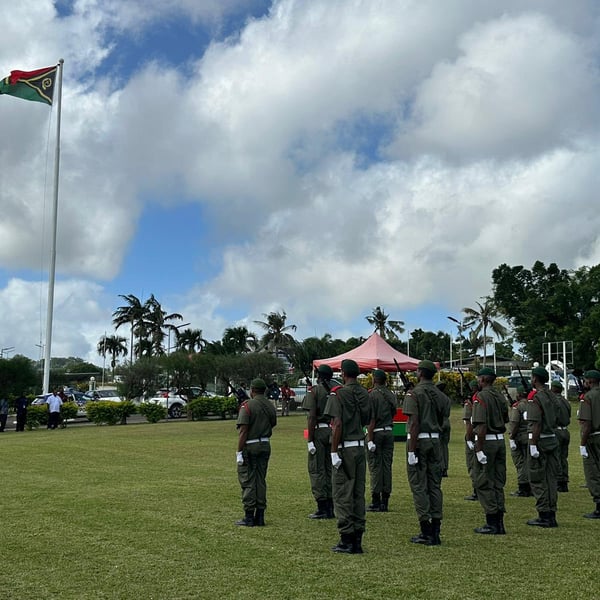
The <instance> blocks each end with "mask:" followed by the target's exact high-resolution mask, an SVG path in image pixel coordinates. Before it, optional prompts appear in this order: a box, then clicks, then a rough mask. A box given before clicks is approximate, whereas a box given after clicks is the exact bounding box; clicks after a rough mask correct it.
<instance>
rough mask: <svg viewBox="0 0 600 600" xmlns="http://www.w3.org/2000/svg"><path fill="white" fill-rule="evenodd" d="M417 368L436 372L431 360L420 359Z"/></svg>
mask: <svg viewBox="0 0 600 600" xmlns="http://www.w3.org/2000/svg"><path fill="white" fill-rule="evenodd" d="M417 369H425V370H427V371H431V372H432V373H436V372H437V368H436V366H435V364H434V363H433V362H432V361H431V360H422V361H421V362H420V363H419V364H418V365H417Z"/></svg>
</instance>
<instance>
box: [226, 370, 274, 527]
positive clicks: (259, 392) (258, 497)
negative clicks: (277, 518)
mask: <svg viewBox="0 0 600 600" xmlns="http://www.w3.org/2000/svg"><path fill="white" fill-rule="evenodd" d="M266 389H267V384H266V383H265V382H264V380H262V379H254V380H253V381H252V383H251V384H250V396H251V397H250V399H249V400H246V401H245V402H243V403H242V405H241V406H240V410H239V413H238V420H237V428H238V430H239V436H238V447H237V452H236V461H237V470H238V480H239V482H240V486H241V488H242V504H243V505H244V518H243V519H240V520H239V521H237V522H236V525H242V526H245V527H254V526H255V525H256V526H258V527H260V526H263V525H264V524H265V509H266V508H267V481H266V478H267V468H268V466H269V458H270V456H271V443H270V439H271V434H272V432H273V427H275V425H277V412H276V411H275V407H274V406H273V403H272V402H271V401H270V400H269V399H267V398H266V397H265V390H266Z"/></svg>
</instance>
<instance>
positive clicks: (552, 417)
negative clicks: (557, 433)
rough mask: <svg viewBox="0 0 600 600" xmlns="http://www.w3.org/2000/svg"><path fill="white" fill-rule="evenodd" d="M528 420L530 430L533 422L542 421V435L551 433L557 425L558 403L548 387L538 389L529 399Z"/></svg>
mask: <svg viewBox="0 0 600 600" xmlns="http://www.w3.org/2000/svg"><path fill="white" fill-rule="evenodd" d="M527 421H528V424H529V431H531V426H532V424H533V423H541V424H542V429H541V431H540V434H541V435H551V434H553V433H554V428H555V427H556V404H555V402H554V398H552V392H551V391H550V390H548V389H546V388H543V389H541V390H537V392H536V393H535V394H533V395H532V396H531V398H529V399H528V400H527Z"/></svg>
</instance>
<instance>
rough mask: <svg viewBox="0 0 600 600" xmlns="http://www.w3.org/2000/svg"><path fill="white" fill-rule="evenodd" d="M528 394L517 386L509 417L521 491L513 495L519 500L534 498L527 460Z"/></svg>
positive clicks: (511, 450)
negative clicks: (515, 397)
mask: <svg viewBox="0 0 600 600" xmlns="http://www.w3.org/2000/svg"><path fill="white" fill-rule="evenodd" d="M526 416H527V394H526V393H525V388H524V387H523V386H522V385H519V386H517V399H516V400H515V402H513V403H512V405H511V407H510V411H509V415H508V431H509V436H510V437H509V444H510V456H511V458H512V461H513V464H514V465H515V469H516V470H517V483H518V485H519V489H518V490H516V491H515V492H513V493H512V494H511V496H517V497H519V498H529V497H530V496H532V493H531V485H530V484H529V471H528V470H527V460H528V456H529V440H528V436H527V419H526Z"/></svg>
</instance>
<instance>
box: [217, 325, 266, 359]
mask: <svg viewBox="0 0 600 600" xmlns="http://www.w3.org/2000/svg"><path fill="white" fill-rule="evenodd" d="M221 341H222V344H223V347H224V348H225V349H226V351H227V353H228V354H243V353H245V352H253V351H254V350H256V349H257V347H258V340H257V338H256V334H255V333H252V332H251V331H248V328H247V327H244V326H243V325H242V326H239V327H228V328H227V329H225V331H224V332H223V339H222V340H221Z"/></svg>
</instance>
